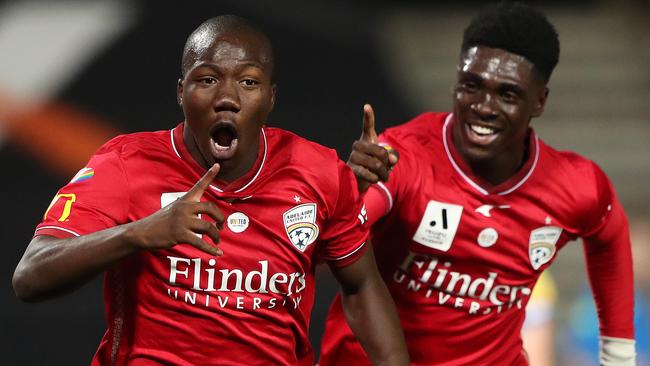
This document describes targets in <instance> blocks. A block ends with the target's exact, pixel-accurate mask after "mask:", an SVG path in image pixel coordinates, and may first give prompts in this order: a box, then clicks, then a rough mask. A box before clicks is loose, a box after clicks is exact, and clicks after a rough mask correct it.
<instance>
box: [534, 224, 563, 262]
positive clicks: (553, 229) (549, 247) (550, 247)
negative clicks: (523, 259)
mask: <svg viewBox="0 0 650 366" xmlns="http://www.w3.org/2000/svg"><path fill="white" fill-rule="evenodd" d="M561 234H562V228H561V227H557V226H544V227H540V228H537V229H535V230H533V231H531V232H530V240H529V242H528V255H529V257H530V264H531V265H532V266H533V269H535V270H538V269H539V267H541V266H542V265H544V264H546V263H548V262H549V261H550V260H551V259H553V256H554V255H555V251H556V247H555V244H556V243H557V241H558V240H559V239H560V235H561Z"/></svg>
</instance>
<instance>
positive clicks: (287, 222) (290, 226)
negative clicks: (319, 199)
mask: <svg viewBox="0 0 650 366" xmlns="http://www.w3.org/2000/svg"><path fill="white" fill-rule="evenodd" d="M317 213H318V210H317V208H316V204H315V203H304V204H302V205H298V206H295V207H293V208H292V209H290V210H288V211H287V212H285V213H284V214H282V219H283V222H284V229H285V230H286V232H287V236H288V237H289V240H290V241H291V244H293V246H295V247H296V248H297V249H298V250H300V251H301V252H304V251H305V250H306V249H307V247H308V246H309V245H310V244H312V243H313V242H315V241H316V239H317V238H318V231H319V230H318V225H316V216H317Z"/></svg>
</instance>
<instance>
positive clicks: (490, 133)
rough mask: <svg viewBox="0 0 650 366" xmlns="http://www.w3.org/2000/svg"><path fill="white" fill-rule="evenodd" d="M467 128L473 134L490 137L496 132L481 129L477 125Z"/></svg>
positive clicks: (487, 128)
mask: <svg viewBox="0 0 650 366" xmlns="http://www.w3.org/2000/svg"><path fill="white" fill-rule="evenodd" d="M469 128H471V129H472V131H474V132H475V133H477V134H479V135H492V134H493V133H495V132H496V131H495V130H494V129H493V128H489V127H483V126H478V125H469Z"/></svg>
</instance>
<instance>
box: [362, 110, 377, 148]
mask: <svg viewBox="0 0 650 366" xmlns="http://www.w3.org/2000/svg"><path fill="white" fill-rule="evenodd" d="M360 140H362V141H368V142H372V143H373V144H375V143H377V131H375V111H373V110H372V106H371V105H370V104H364V105H363V130H362V131H361V138H360Z"/></svg>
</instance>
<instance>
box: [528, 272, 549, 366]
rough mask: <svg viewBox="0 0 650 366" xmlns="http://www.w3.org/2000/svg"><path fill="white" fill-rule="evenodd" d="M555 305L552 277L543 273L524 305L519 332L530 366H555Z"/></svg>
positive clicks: (547, 273)
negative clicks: (522, 323) (521, 325)
mask: <svg viewBox="0 0 650 366" xmlns="http://www.w3.org/2000/svg"><path fill="white" fill-rule="evenodd" d="M556 304H557V288H556V286H555V280H553V276H552V275H551V274H550V273H549V272H548V271H545V272H543V273H542V275H541V276H540V277H539V280H538V281H537V284H536V285H535V288H534V290H533V294H532V296H531V298H530V301H529V302H528V305H526V320H525V321H524V327H523V329H522V332H521V337H522V339H523V341H524V349H525V350H526V352H527V353H528V361H529V363H530V366H551V365H554V364H555V344H554V341H555V335H554V331H555V327H554V325H553V318H554V316H555V307H556Z"/></svg>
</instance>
